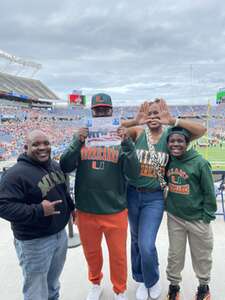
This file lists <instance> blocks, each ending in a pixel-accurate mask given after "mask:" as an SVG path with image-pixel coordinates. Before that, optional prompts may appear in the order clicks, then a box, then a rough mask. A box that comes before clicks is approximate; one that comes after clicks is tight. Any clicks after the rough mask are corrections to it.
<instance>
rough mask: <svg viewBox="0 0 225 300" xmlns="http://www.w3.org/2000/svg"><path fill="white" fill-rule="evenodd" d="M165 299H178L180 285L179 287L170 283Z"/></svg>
mask: <svg viewBox="0 0 225 300" xmlns="http://www.w3.org/2000/svg"><path fill="white" fill-rule="evenodd" d="M166 300H180V287H179V285H172V284H170V286H169V291H168V295H167V297H166Z"/></svg>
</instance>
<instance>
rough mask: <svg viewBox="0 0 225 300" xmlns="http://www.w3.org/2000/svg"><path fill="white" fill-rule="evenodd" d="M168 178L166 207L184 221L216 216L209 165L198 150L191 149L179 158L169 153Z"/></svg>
mask: <svg viewBox="0 0 225 300" xmlns="http://www.w3.org/2000/svg"><path fill="white" fill-rule="evenodd" d="M167 178H168V184H169V194H168V198H167V200H166V210H167V211H168V212H169V213H171V214H172V215H174V216H177V217H179V218H182V219H185V220H187V221H195V220H203V221H204V222H205V223H209V222H210V221H211V220H213V219H215V211H216V196H215V191H214V184H213V178H212V173H211V167H210V164H209V162H208V161H207V160H205V159H204V158H203V157H202V156H201V155H200V154H199V153H198V152H197V151H195V150H194V149H190V150H188V151H186V152H185V153H184V155H182V157H180V158H179V159H177V158H175V157H171V161H170V162H169V166H168V171H167Z"/></svg>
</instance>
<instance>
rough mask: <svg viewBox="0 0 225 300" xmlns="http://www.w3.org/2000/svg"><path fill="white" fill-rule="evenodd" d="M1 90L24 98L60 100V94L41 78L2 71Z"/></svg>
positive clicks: (0, 74)
mask: <svg viewBox="0 0 225 300" xmlns="http://www.w3.org/2000/svg"><path fill="white" fill-rule="evenodd" d="M0 91H1V93H5V94H6V95H7V96H15V97H18V98H23V99H26V98H27V99H46V100H47V99H48V100H58V99H59V98H58V96H57V95H56V94H55V93H54V92H52V91H51V90H50V89H49V88H48V87H47V86H45V85H44V84H43V83H42V82H41V81H40V80H36V79H30V78H26V77H21V76H15V75H9V74H5V73H1V72H0Z"/></svg>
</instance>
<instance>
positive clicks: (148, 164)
mask: <svg viewBox="0 0 225 300" xmlns="http://www.w3.org/2000/svg"><path fill="white" fill-rule="evenodd" d="M167 134H168V129H167V128H165V129H164V131H163V133H162V135H161V137H160V139H159V141H158V143H157V144H155V145H154V147H155V151H157V153H158V158H159V161H160V165H161V172H162V174H165V167H166V165H167V163H168V160H169V154H168V153H169V152H168V148H167V142H166V138H167ZM135 146H136V151H137V156H138V160H139V163H140V174H139V177H138V179H137V180H131V181H130V182H129V184H131V185H133V186H136V187H145V188H148V189H152V190H154V189H157V188H159V189H160V184H159V180H158V178H157V174H156V172H155V169H154V167H153V166H152V154H151V152H150V151H149V149H148V144H147V140H146V134H145V131H143V132H142V133H141V134H140V136H139V137H138V138H137V140H136V143H135Z"/></svg>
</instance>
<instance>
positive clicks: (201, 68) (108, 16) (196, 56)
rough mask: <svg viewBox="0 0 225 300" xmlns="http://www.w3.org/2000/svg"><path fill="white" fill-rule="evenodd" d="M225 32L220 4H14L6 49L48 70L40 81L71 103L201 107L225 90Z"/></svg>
mask: <svg viewBox="0 0 225 300" xmlns="http://www.w3.org/2000/svg"><path fill="white" fill-rule="evenodd" d="M224 25H225V3H224V2H223V1H219V0H215V1H212V0H204V2H203V1H200V0H182V1H175V0H158V1H153V0H139V1H137V0H134V1H128V0H124V1H123V0H121V1H119V2H117V1H112V0H107V1H103V0H95V1H94V0H93V1H88V0H83V1H81V0H80V1H74V0H64V1H63V3H62V2H61V1H60V2H59V1H53V0H46V1H45V2H43V3H42V2H40V1H39V2H37V1H34V0H33V1H29V2H27V1H25V0H21V1H17V2H15V1H12V0H8V1H7V2H5V3H3V4H2V7H1V20H0V28H1V48H2V50H5V51H7V52H9V53H12V54H14V55H18V56H20V57H23V58H26V59H33V60H34V61H36V62H38V63H41V64H42V65H43V69H42V70H41V71H40V72H39V73H38V74H37V78H38V79H40V80H42V81H43V82H44V83H45V84H46V85H48V86H49V87H50V88H51V89H52V90H53V91H54V92H56V93H57V94H59V95H60V96H61V97H62V98H64V99H66V95H67V94H68V93H69V92H71V91H72V90H73V89H76V88H81V89H83V92H84V93H86V94H87V95H88V96H90V95H92V94H93V93H96V92H99V91H104V92H108V93H109V94H110V95H111V96H112V98H113V99H114V103H115V104H121V103H122V104H124V105H127V104H129V103H140V102H141V101H143V100H144V99H147V98H148V99H150V98H154V97H157V96H163V97H165V98H166V99H167V100H168V102H169V103H186V104H187V103H196V104H199V102H202V103H206V102H207V101H208V99H209V98H210V99H214V98H215V94H216V91H217V90H218V88H220V87H221V86H224V85H225V83H224V74H223V73H224V71H223V69H224V65H225V57H224V53H225V42H224V41H225V26H224Z"/></svg>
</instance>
